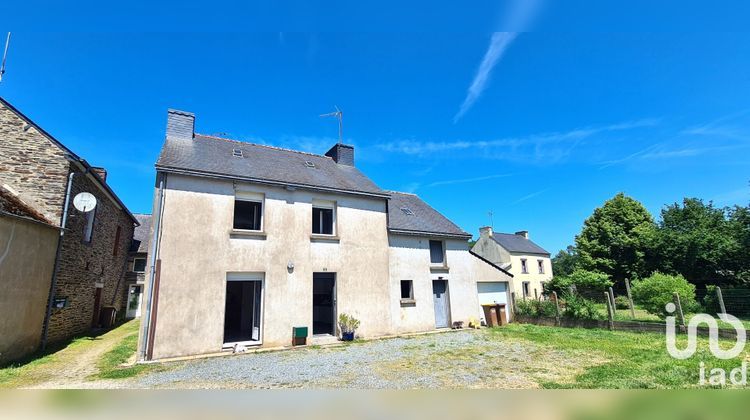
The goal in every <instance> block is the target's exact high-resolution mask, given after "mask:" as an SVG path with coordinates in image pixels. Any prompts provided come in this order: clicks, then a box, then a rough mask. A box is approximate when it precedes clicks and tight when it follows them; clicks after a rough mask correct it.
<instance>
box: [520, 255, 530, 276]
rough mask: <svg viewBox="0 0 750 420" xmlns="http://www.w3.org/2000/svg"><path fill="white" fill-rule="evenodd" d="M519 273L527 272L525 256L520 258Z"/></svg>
mask: <svg viewBox="0 0 750 420" xmlns="http://www.w3.org/2000/svg"><path fill="white" fill-rule="evenodd" d="M521 274H529V266H528V264H526V258H521Z"/></svg>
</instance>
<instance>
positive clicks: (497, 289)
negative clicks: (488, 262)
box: [477, 281, 510, 321]
mask: <svg viewBox="0 0 750 420" xmlns="http://www.w3.org/2000/svg"><path fill="white" fill-rule="evenodd" d="M477 293H478V294H479V305H480V306H479V316H480V318H481V319H482V320H485V319H484V310H483V309H482V307H481V305H484V304H488V303H502V304H505V319H508V320H510V297H509V296H508V283H506V282H504V281H493V282H477ZM485 321H486V320H485Z"/></svg>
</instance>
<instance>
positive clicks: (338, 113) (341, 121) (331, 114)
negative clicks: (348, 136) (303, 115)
mask: <svg viewBox="0 0 750 420" xmlns="http://www.w3.org/2000/svg"><path fill="white" fill-rule="evenodd" d="M333 107H334V108H336V111H335V112H329V113H328V114H321V115H320V116H321V117H336V118H338V119H339V144H342V143H344V113H343V112H342V111H341V110H340V109H339V107H337V106H335V105H334V106H333Z"/></svg>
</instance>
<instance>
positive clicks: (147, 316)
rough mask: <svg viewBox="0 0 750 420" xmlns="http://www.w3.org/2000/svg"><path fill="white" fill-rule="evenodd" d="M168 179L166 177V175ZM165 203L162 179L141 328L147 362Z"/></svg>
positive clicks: (142, 351) (142, 353)
mask: <svg viewBox="0 0 750 420" xmlns="http://www.w3.org/2000/svg"><path fill="white" fill-rule="evenodd" d="M165 177H166V175H165ZM163 201H164V180H163V179H162V180H161V181H159V191H158V193H157V198H156V203H155V204H156V207H155V208H154V213H153V218H154V219H153V220H154V223H153V227H154V234H153V236H152V237H151V255H150V257H149V259H150V260H151V262H150V269H149V279H148V296H147V301H146V313H145V314H144V316H143V317H142V318H141V319H143V320H145V322H144V323H143V325H142V326H141V328H142V329H143V330H142V332H141V337H142V338H143V339H142V340H141V345H140V346H141V348H140V349H139V355H138V360H141V361H143V360H146V349H147V345H148V342H149V340H151V339H153V337H149V332H150V331H151V322H152V320H151V313H152V305H153V296H154V277H155V276H156V260H157V258H156V253H157V252H158V250H159V230H160V229H161V210H162V204H163Z"/></svg>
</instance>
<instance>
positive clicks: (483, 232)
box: [479, 226, 492, 238]
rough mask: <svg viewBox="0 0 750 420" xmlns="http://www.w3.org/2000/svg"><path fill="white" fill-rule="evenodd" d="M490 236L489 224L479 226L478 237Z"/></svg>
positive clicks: (490, 228)
mask: <svg viewBox="0 0 750 420" xmlns="http://www.w3.org/2000/svg"><path fill="white" fill-rule="evenodd" d="M490 236H492V227H491V226H484V227H480V228H479V237H480V238H489V237H490Z"/></svg>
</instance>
